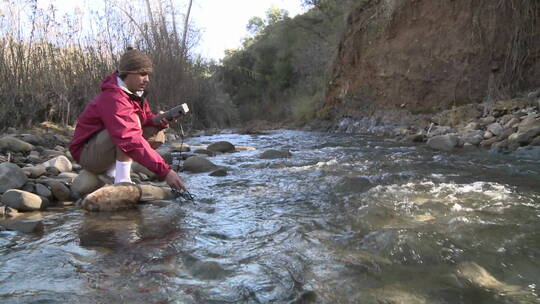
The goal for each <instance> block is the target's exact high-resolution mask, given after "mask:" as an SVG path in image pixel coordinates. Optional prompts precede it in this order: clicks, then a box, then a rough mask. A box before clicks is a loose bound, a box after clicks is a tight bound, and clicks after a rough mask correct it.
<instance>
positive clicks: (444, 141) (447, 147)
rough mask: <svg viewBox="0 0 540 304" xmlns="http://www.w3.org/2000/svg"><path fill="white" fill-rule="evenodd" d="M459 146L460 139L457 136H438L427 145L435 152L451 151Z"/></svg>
mask: <svg viewBox="0 0 540 304" xmlns="http://www.w3.org/2000/svg"><path fill="white" fill-rule="evenodd" d="M458 144H459V138H458V137H457V136H455V135H451V134H447V135H438V136H434V137H432V138H430V139H429V140H428V141H427V145H428V146H429V147H430V148H432V149H435V150H442V151H451V150H452V149H454V148H455V147H457V146H458Z"/></svg>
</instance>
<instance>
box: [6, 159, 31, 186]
mask: <svg viewBox="0 0 540 304" xmlns="http://www.w3.org/2000/svg"><path fill="white" fill-rule="evenodd" d="M27 181H28V177H26V174H24V171H23V170H22V169H21V168H19V166H17V165H15V164H13V163H2V164H0V193H4V192H6V191H7V190H9V189H18V188H20V187H22V185H24V184H25V183H26V182H27Z"/></svg>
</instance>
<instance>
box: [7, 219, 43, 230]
mask: <svg viewBox="0 0 540 304" xmlns="http://www.w3.org/2000/svg"><path fill="white" fill-rule="evenodd" d="M0 226H2V227H5V228H6V229H7V230H14V231H19V232H22V233H36V232H43V222H42V221H41V220H19V219H9V220H0Z"/></svg>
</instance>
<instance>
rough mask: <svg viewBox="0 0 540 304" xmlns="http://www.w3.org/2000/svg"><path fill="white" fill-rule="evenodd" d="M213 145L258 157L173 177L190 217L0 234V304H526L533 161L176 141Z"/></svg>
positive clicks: (534, 200) (379, 141)
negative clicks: (181, 185)
mask: <svg viewBox="0 0 540 304" xmlns="http://www.w3.org/2000/svg"><path fill="white" fill-rule="evenodd" d="M220 140H226V141H229V142H231V143H233V144H235V145H242V146H253V147H255V148H256V149H257V150H255V151H241V152H236V153H232V154H223V155H219V156H216V157H213V158H211V160H212V161H213V162H214V163H216V164H218V165H221V166H224V167H226V168H227V170H228V175H227V176H225V177H211V176H209V175H208V174H184V175H183V176H184V177H185V179H186V181H187V183H188V185H189V187H190V191H191V192H192V193H193V194H194V195H195V201H194V202H189V201H182V200H181V199H177V200H176V201H174V202H170V201H169V202H166V201H161V202H154V203H149V204H145V205H140V208H139V209H137V210H132V211H127V212H117V213H109V214H106V213H103V214H90V213H84V212H82V211H81V210H79V209H77V208H76V207H68V208H67V209H66V208H56V209H55V208H52V209H51V210H48V211H47V212H43V213H42V214H41V215H40V216H43V222H44V227H45V229H44V232H43V233H42V234H38V235H36V234H29V235H28V234H21V233H17V232H12V231H0V302H1V303H538V302H539V301H538V293H539V291H538V288H540V160H539V159H535V158H527V157H524V156H519V157H517V156H515V155H502V154H492V153H489V152H487V151H484V150H480V151H457V152H453V153H446V152H438V151H433V150H430V149H428V148H427V147H425V146H424V145H413V144H404V143H400V142H396V141H392V140H389V139H386V138H384V137H376V136H367V135H345V134H331V133H318V132H306V131H286V130H277V131H272V132H271V133H269V134H266V135H258V136H251V135H239V134H223V135H213V136H205V137H196V138H189V139H187V140H186V142H187V143H188V144H191V145H205V144H209V143H212V142H216V141H220ZM267 149H289V150H290V151H291V153H292V157H290V158H279V159H270V160H269V159H260V158H258V155H259V154H260V153H261V152H262V151H264V150H267Z"/></svg>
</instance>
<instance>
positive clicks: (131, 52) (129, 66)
mask: <svg viewBox="0 0 540 304" xmlns="http://www.w3.org/2000/svg"><path fill="white" fill-rule="evenodd" d="M152 72H153V68H152V61H150V58H148V56H146V55H145V54H144V53H143V52H141V51H139V50H135V49H132V48H128V50H127V51H126V52H125V53H124V54H123V55H122V57H120V64H119V65H118V73H119V74H120V75H122V74H131V73H152Z"/></svg>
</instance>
